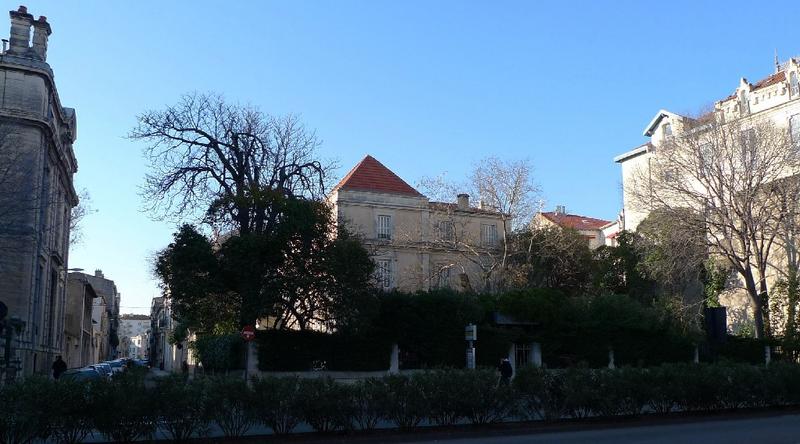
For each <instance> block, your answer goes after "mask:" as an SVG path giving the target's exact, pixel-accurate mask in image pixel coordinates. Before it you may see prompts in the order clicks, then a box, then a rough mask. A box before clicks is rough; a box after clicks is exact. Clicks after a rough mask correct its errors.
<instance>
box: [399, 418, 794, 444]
mask: <svg viewBox="0 0 800 444" xmlns="http://www.w3.org/2000/svg"><path fill="white" fill-rule="evenodd" d="M395 442H398V441H395ZM399 442H409V443H410V442H414V443H416V444H420V443H423V444H425V443H446V444H478V443H498V444H521V443H558V444H577V443H592V444H604V443H609V444H611V443H641V444H661V443H663V444H677V443H698V444H700V443H702V444H713V443H724V444H738V443H741V444H794V443H798V444H800V415H797V414H792V415H780V416H769V417H761V418H736V419H721V420H712V421H698V422H688V423H681V424H663V425H649V426H636V427H612V428H601V429H593V430H581V431H574V432H570V431H561V432H547V433H532V434H519V435H493V436H481V437H474V438H455V439H436V440H424V438H423V440H413V439H410V440H407V441H399Z"/></svg>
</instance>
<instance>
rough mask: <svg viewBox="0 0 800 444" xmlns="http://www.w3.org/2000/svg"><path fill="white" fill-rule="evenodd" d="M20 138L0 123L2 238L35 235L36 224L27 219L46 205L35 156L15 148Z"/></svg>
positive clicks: (0, 229)
mask: <svg viewBox="0 0 800 444" xmlns="http://www.w3.org/2000/svg"><path fill="white" fill-rule="evenodd" d="M17 137H19V136H18V135H15V134H14V133H13V132H12V131H10V130H9V129H8V128H7V127H6V126H0V148H2V149H0V237H9V236H13V237H18V236H33V235H34V233H35V231H34V229H33V227H32V226H29V227H28V226H26V225H25V222H26V220H27V219H28V218H29V217H30V215H31V214H32V212H34V211H35V210H36V209H38V208H40V207H41V205H42V202H41V198H42V196H40V195H39V194H40V193H39V191H40V187H39V184H38V183H36V181H35V180H33V178H34V177H36V175H35V174H34V169H35V162H34V159H33V157H32V156H31V155H30V154H27V153H25V152H23V151H21V150H18V149H15V148H14V147H15V146H16V145H17V144H18V143H19V142H18V140H17Z"/></svg>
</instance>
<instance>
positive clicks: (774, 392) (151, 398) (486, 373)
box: [0, 363, 800, 443]
mask: <svg viewBox="0 0 800 444" xmlns="http://www.w3.org/2000/svg"><path fill="white" fill-rule="evenodd" d="M53 400H64V401H67V402H64V403H56V402H53ZM780 406H800V365H797V364H788V363H775V364H772V365H770V366H769V367H763V366H751V365H746V364H698V365H692V364H665V365H662V366H658V367H651V368H622V369H616V370H609V369H587V368H571V369H568V370H542V369H537V368H532V367H525V368H521V369H519V371H518V372H517V375H516V377H515V378H514V380H513V382H512V383H511V384H505V383H502V381H500V380H499V377H498V375H497V373H496V372H495V371H494V370H493V369H478V370H432V371H426V372H418V373H414V374H412V375H391V376H386V377H383V378H376V379H364V380H360V381H358V382H356V383H355V384H341V383H337V382H335V381H333V380H331V379H300V378H297V377H288V378H274V377H268V378H263V379H254V380H253V381H252V384H251V385H248V384H245V382H244V381H243V380H241V379H236V378H230V377H207V378H201V377H198V378H195V379H191V380H189V379H184V378H182V377H177V376H172V377H168V378H165V379H162V380H160V381H157V382H156V384H155V386H145V385H144V384H143V380H142V376H141V375H140V374H135V373H131V374H130V375H129V374H127V373H126V374H124V375H122V376H121V377H119V378H117V379H116V380H114V381H112V382H98V383H92V384H88V385H81V384H74V383H70V382H67V381H49V380H46V379H41V378H29V379H27V380H24V381H22V382H20V383H17V384H14V385H11V386H5V387H2V388H0V411H2V412H3V414H2V415H0V442H9V443H24V442H30V441H31V440H35V439H41V440H50V441H53V442H62V443H72V442H80V441H82V440H83V439H84V438H85V437H86V436H87V434H88V432H89V431H90V430H92V429H97V430H99V431H100V432H101V433H103V434H104V435H105V436H106V438H108V439H109V440H112V441H116V442H125V441H130V440H132V439H136V438H141V437H145V438H146V437H149V436H151V435H152V434H153V432H154V431H155V430H156V428H160V429H162V430H164V431H165V432H167V433H168V434H169V436H171V437H172V439H173V440H175V441H182V440H186V439H189V438H194V437H202V436H204V435H205V434H206V433H207V431H208V429H209V425H211V424H212V423H216V424H217V425H218V426H219V427H220V428H221V429H222V430H223V431H224V433H225V435H226V436H240V435H242V434H245V433H246V432H247V431H248V430H249V429H250V428H251V427H252V426H254V425H256V424H259V423H260V424H264V425H266V426H268V427H270V428H272V430H274V431H275V433H277V434H287V433H291V432H292V431H293V430H294V428H295V427H296V426H297V425H298V424H299V423H301V422H305V423H306V424H309V425H310V426H311V427H312V428H313V429H314V430H317V431H319V432H342V431H349V430H364V429H371V428H374V427H375V426H376V425H377V424H378V422H379V421H381V420H386V421H389V422H391V423H392V424H394V425H395V426H396V427H400V428H414V427H417V426H419V425H420V424H422V423H424V422H427V423H430V424H439V425H449V424H459V423H463V422H465V421H466V422H468V423H472V424H485V423H491V422H500V421H507V420H514V419H534V420H539V419H544V420H559V419H562V418H585V417H612V416H637V415H643V414H648V413H670V412H674V411H683V412H686V411H712V410H736V409H742V408H753V407H756V408H758V407H780Z"/></svg>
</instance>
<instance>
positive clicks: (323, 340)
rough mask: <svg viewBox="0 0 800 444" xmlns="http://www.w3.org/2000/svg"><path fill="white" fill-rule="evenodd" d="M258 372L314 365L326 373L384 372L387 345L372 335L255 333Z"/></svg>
mask: <svg viewBox="0 0 800 444" xmlns="http://www.w3.org/2000/svg"><path fill="white" fill-rule="evenodd" d="M256 341H257V344H258V368H259V369H260V370H263V371H306V370H311V369H312V367H314V365H315V363H321V362H324V363H325V367H326V369H327V370H356V371H370V370H386V369H387V368H389V359H390V353H391V344H390V343H389V342H387V341H385V340H381V338H380V337H378V338H375V337H374V335H373V334H372V332H366V333H363V334H360V335H347V334H342V333H333V334H330V333H322V332H316V331H296V330H286V331H284V330H266V331H258V332H256Z"/></svg>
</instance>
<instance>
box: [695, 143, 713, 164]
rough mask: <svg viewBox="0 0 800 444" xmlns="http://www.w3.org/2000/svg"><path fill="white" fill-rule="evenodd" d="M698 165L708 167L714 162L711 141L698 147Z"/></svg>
mask: <svg viewBox="0 0 800 444" xmlns="http://www.w3.org/2000/svg"><path fill="white" fill-rule="evenodd" d="M699 151H700V152H699V153H698V154H699V155H700V166H701V167H702V168H709V167H710V166H711V165H712V164H713V162H714V148H713V146H712V145H711V143H704V144H702V145H700V147H699Z"/></svg>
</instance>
